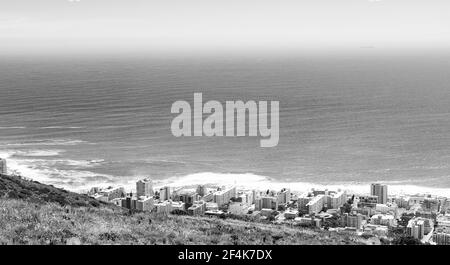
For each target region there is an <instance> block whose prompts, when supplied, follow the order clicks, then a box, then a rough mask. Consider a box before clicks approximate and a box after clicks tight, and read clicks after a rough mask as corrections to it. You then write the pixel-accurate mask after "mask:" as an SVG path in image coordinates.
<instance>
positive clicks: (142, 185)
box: [136, 178, 154, 197]
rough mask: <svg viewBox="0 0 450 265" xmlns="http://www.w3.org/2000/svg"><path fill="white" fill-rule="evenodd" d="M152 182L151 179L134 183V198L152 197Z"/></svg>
mask: <svg viewBox="0 0 450 265" xmlns="http://www.w3.org/2000/svg"><path fill="white" fill-rule="evenodd" d="M153 195H154V193H153V182H152V180H151V179H148V178H146V179H141V180H139V181H138V182H136V196H137V197H141V196H147V197H149V196H153Z"/></svg>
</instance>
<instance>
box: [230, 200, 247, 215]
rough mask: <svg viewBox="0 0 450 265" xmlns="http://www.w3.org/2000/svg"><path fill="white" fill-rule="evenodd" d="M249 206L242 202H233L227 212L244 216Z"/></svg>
mask: <svg viewBox="0 0 450 265" xmlns="http://www.w3.org/2000/svg"><path fill="white" fill-rule="evenodd" d="M249 208H250V207H249V206H248V204H246V203H242V202H233V203H230V205H229V206H228V212H229V213H231V214H234V215H244V214H247V213H248V210H249Z"/></svg>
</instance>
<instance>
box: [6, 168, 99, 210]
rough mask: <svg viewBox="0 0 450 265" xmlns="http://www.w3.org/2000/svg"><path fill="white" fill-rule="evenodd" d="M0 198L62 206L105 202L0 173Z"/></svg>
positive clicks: (94, 204)
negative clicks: (51, 203) (52, 203)
mask: <svg viewBox="0 0 450 265" xmlns="http://www.w3.org/2000/svg"><path fill="white" fill-rule="evenodd" d="M0 198H12V199H22V200H27V201H29V202H36V203H45V202H55V203H58V204H60V205H62V206H66V205H69V206H86V207H99V206H100V205H105V203H103V202H100V201H97V200H95V199H93V198H91V197H89V196H87V195H82V194H78V193H74V192H70V191H66V190H64V189H60V188H55V187H53V186H51V185H45V184H42V183H39V182H37V181H32V180H26V179H23V178H22V177H20V176H7V175H0Z"/></svg>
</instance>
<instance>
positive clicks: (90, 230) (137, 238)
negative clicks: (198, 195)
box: [0, 176, 361, 244]
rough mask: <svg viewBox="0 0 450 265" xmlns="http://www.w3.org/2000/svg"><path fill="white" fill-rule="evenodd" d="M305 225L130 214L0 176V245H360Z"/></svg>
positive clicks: (59, 190)
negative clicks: (291, 225) (302, 226)
mask: <svg viewBox="0 0 450 265" xmlns="http://www.w3.org/2000/svg"><path fill="white" fill-rule="evenodd" d="M359 243H361V238H357V237H353V236H350V235H339V234H336V233H333V232H326V231H318V230H313V229H309V228H300V227H288V226H283V225H274V224H267V223H256V222H246V221H240V220H231V219H226V220H223V219H218V218H209V217H191V216H176V215H170V216H161V215H156V214H154V213H129V212H128V211H124V210H123V209H122V208H118V207H114V206H111V205H109V204H108V205H106V204H102V203H100V202H98V201H96V200H94V199H92V198H90V197H88V196H85V195H80V194H76V193H72V192H68V191H65V190H62V189H58V188H55V187H52V186H48V185H44V184H41V183H38V182H35V181H29V180H24V179H22V178H20V177H13V176H0V244H359Z"/></svg>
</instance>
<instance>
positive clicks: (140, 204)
mask: <svg viewBox="0 0 450 265" xmlns="http://www.w3.org/2000/svg"><path fill="white" fill-rule="evenodd" d="M153 204H154V202H153V197H145V196H141V197H139V199H138V200H137V201H136V209H137V210H139V211H144V212H150V211H151V210H152V209H153Z"/></svg>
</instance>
